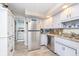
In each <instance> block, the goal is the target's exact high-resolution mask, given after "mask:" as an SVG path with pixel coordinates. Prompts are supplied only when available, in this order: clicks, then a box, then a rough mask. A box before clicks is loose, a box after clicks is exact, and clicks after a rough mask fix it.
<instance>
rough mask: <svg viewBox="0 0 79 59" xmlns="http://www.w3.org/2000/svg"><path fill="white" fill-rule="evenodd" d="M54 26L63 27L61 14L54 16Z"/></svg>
mask: <svg viewBox="0 0 79 59" xmlns="http://www.w3.org/2000/svg"><path fill="white" fill-rule="evenodd" d="M53 19H54V20H53V25H52V27H53V28H63V25H62V23H61V22H60V14H57V15H55V16H53Z"/></svg>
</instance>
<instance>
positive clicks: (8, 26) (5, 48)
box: [0, 7, 15, 56]
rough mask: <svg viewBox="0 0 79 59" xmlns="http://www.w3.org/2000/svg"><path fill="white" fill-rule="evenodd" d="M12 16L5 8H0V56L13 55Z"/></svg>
mask: <svg viewBox="0 0 79 59" xmlns="http://www.w3.org/2000/svg"><path fill="white" fill-rule="evenodd" d="M14 34H15V33H14V16H13V14H12V13H11V12H10V10H8V9H7V8H3V7H0V56H7V55H9V56H10V55H13V52H14V39H15V35H14Z"/></svg>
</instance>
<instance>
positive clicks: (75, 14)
mask: <svg viewBox="0 0 79 59" xmlns="http://www.w3.org/2000/svg"><path fill="white" fill-rule="evenodd" d="M60 14H61V15H60V20H61V22H66V21H71V20H75V19H78V18H79V4H75V5H73V6H70V7H68V8H66V9H64V10H63V11H62V12H61V13H60Z"/></svg>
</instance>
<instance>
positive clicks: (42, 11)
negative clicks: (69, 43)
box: [8, 3, 60, 16]
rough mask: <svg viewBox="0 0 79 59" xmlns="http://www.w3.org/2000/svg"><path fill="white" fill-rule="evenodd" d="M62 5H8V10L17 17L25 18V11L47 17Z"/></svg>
mask: <svg viewBox="0 0 79 59" xmlns="http://www.w3.org/2000/svg"><path fill="white" fill-rule="evenodd" d="M59 4H60V3H8V8H9V9H10V10H11V11H12V12H13V13H14V14H15V15H22V16H25V10H26V11H27V12H28V11H29V12H32V13H35V14H38V15H40V16H47V15H48V12H49V11H51V10H54V9H55V8H56V7H57V5H59Z"/></svg>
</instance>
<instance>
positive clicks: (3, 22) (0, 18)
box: [0, 8, 7, 37]
mask: <svg viewBox="0 0 79 59" xmlns="http://www.w3.org/2000/svg"><path fill="white" fill-rule="evenodd" d="M0 37H7V11H6V10H5V9H2V8H0Z"/></svg>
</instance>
